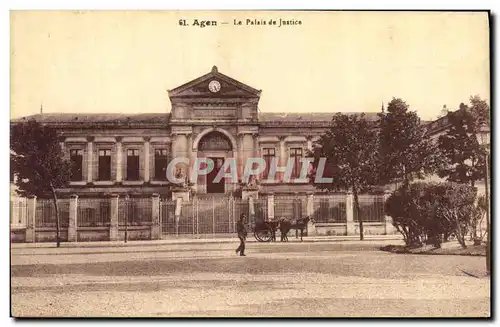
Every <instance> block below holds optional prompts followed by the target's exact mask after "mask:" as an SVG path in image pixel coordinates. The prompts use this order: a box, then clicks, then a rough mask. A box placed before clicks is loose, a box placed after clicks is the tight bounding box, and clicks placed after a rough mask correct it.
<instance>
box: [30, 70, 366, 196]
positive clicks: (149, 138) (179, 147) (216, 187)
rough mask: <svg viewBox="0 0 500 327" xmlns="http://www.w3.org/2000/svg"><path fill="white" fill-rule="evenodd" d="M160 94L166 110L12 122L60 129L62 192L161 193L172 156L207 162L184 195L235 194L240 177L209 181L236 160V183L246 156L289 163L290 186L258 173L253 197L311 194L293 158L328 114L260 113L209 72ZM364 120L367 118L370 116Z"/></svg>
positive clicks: (251, 91)
mask: <svg viewBox="0 0 500 327" xmlns="http://www.w3.org/2000/svg"><path fill="white" fill-rule="evenodd" d="M168 94H169V97H170V101H171V103H172V110H171V112H170V113H154V114H145V113H142V114H135V115H128V114H123V115H120V114H39V115H34V116H30V117H24V118H21V119H20V120H21V121H22V120H26V119H35V120H37V121H39V122H41V123H44V124H49V125H51V126H54V127H56V128H57V129H59V130H60V131H61V134H62V136H63V137H62V139H61V142H63V146H64V149H65V151H66V153H67V155H68V156H69V158H70V159H71V161H72V162H73V164H74V167H75V170H74V172H73V174H72V180H71V183H70V184H71V187H70V188H67V189H64V190H61V192H63V193H68V194H77V195H79V196H86V195H88V196H100V195H103V194H108V193H115V194H140V195H144V196H150V195H151V194H153V193H157V194H161V195H165V196H168V194H169V193H170V192H171V190H172V188H171V187H167V186H168V185H169V183H168V181H167V179H166V168H167V165H168V163H169V162H170V161H171V160H172V159H173V158H176V157H186V158H189V159H190V161H191V162H194V161H195V160H196V158H211V159H213V160H214V163H215V168H214V170H213V171H212V172H211V173H209V174H208V175H205V176H203V175H201V176H198V178H197V180H194V181H192V180H189V179H188V180H187V184H189V185H188V186H189V188H190V190H191V191H192V193H194V192H195V193H197V194H220V193H226V194H227V193H232V192H237V193H239V191H241V188H242V187H243V188H244V187H245V186H244V185H243V184H242V181H241V180H239V181H233V180H230V179H229V178H226V179H223V181H222V182H220V183H214V182H213V179H214V178H215V176H216V174H217V172H218V169H220V168H221V166H222V164H223V163H224V161H225V160H226V159H228V158H234V159H235V160H236V162H237V170H238V174H237V175H238V176H239V177H240V179H241V178H242V177H243V169H244V165H245V163H246V159H247V158H249V157H258V158H263V159H264V160H265V162H266V166H268V167H269V166H270V163H271V160H272V159H273V158H276V159H275V160H277V162H278V163H279V166H285V165H286V163H287V161H288V160H289V159H292V160H293V162H294V163H295V164H294V169H293V172H292V176H291V177H292V180H291V181H290V183H283V182H282V179H281V178H282V177H283V174H282V173H281V174H280V173H278V174H277V178H276V180H275V181H267V174H268V169H266V171H264V172H263V173H262V174H261V175H260V176H259V177H258V178H257V180H258V181H256V183H255V184H256V185H255V187H254V188H258V191H259V192H260V193H269V192H274V193H295V192H299V193H306V192H311V191H314V188H313V186H311V185H309V184H307V183H302V184H297V183H291V182H293V181H294V178H298V177H299V175H300V159H301V158H303V157H304V156H305V155H306V151H307V150H308V149H311V148H312V146H313V142H314V141H315V140H316V139H317V138H318V137H319V135H321V134H322V133H323V132H324V131H325V130H326V129H327V128H328V125H329V123H330V121H331V119H332V115H333V113H311V112H309V113H261V112H259V109H258V106H259V98H260V94H261V91H260V90H257V89H255V88H253V87H251V86H248V85H246V84H243V83H241V82H239V81H237V80H235V79H233V78H231V77H229V76H226V75H224V74H222V73H220V72H219V71H218V70H217V67H213V69H212V71H210V72H209V73H208V74H205V75H203V76H201V77H199V78H196V79H194V80H192V81H190V82H188V83H186V84H184V85H181V86H179V87H176V88H174V89H172V90H169V91H168ZM368 117H369V118H370V117H372V118H374V119H375V118H376V113H372V114H369V115H368ZM183 171H189V169H188V168H187V167H185V168H183ZM186 175H189V174H186ZM174 189H175V187H174ZM167 193H168V194H167Z"/></svg>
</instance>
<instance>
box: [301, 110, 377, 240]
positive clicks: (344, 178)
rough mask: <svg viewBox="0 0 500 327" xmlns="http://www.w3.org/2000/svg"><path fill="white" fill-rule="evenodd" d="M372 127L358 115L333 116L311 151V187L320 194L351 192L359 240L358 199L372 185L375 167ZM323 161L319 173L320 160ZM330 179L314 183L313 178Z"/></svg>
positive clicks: (360, 219)
mask: <svg viewBox="0 0 500 327" xmlns="http://www.w3.org/2000/svg"><path fill="white" fill-rule="evenodd" d="M377 142H378V139H377V132H376V125H374V124H373V123H372V122H370V121H368V120H366V119H365V117H364V114H361V115H344V114H341V113H338V114H336V115H335V116H334V117H333V119H332V122H331V125H330V129H329V130H328V131H326V132H325V134H323V135H322V136H321V138H320V139H319V141H318V143H317V146H316V147H315V149H314V150H313V153H312V157H313V162H312V170H311V173H310V175H309V177H310V181H311V183H313V184H314V185H315V186H316V187H317V188H319V189H322V190H338V189H346V190H352V192H353V197H354V206H355V210H356V212H357V213H358V220H359V231H360V239H361V240H363V237H364V236H363V218H362V215H361V208H360V204H359V199H358V195H359V194H360V193H361V192H365V191H367V190H369V189H370V188H371V187H372V186H373V185H374V184H375V183H376V180H375V178H376V174H374V173H373V172H374V170H375V167H376V163H377V160H376V159H377ZM321 158H324V159H323V160H325V159H326V161H324V162H325V164H324V172H323V173H321V172H320V171H319V170H318V168H319V167H320V161H321V160H320V159H321ZM318 172H319V174H321V175H322V176H318V177H324V178H332V180H331V181H328V182H325V183H323V182H318V181H319V180H317V179H316V176H317V175H319V174H318Z"/></svg>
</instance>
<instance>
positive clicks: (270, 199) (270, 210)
mask: <svg viewBox="0 0 500 327" xmlns="http://www.w3.org/2000/svg"><path fill="white" fill-rule="evenodd" d="M267 219H268V220H273V219H274V193H270V194H269V195H268V196H267Z"/></svg>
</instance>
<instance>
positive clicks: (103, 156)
mask: <svg viewBox="0 0 500 327" xmlns="http://www.w3.org/2000/svg"><path fill="white" fill-rule="evenodd" d="M98 179H99V180H100V181H110V180H111V150H109V149H102V150H99V176H98Z"/></svg>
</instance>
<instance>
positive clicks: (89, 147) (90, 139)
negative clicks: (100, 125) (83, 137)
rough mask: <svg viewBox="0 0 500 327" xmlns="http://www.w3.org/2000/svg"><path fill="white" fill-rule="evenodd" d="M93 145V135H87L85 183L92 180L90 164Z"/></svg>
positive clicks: (91, 162)
mask: <svg viewBox="0 0 500 327" xmlns="http://www.w3.org/2000/svg"><path fill="white" fill-rule="evenodd" d="M93 145H94V137H93V136H89V137H87V183H92V181H93V177H92V176H93V173H92V165H93V151H94V149H93Z"/></svg>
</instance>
